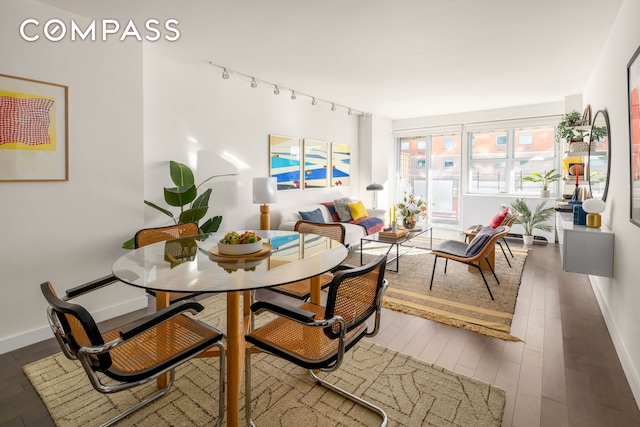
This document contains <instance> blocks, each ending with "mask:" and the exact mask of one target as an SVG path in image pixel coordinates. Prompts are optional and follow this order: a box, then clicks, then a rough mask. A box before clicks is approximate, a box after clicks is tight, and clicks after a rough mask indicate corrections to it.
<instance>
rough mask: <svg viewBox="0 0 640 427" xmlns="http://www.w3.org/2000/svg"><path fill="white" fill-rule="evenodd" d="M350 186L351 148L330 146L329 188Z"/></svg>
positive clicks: (341, 145)
mask: <svg viewBox="0 0 640 427" xmlns="http://www.w3.org/2000/svg"><path fill="white" fill-rule="evenodd" d="M350 185H351V146H350V145H346V144H336V143H333V144H331V186H332V187H340V186H350Z"/></svg>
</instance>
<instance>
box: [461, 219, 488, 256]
mask: <svg viewBox="0 0 640 427" xmlns="http://www.w3.org/2000/svg"><path fill="white" fill-rule="evenodd" d="M493 232H494V230H493V228H491V226H490V225H487V226H486V227H484V228H483V229H482V230H480V231H478V234H476V237H474V238H473V240H472V241H471V243H469V246H467V250H466V251H465V253H464V254H465V256H468V257H472V256H475V255H477V254H478V253H479V252H480V251H481V250H482V248H483V247H484V245H485V244H486V243H487V242H488V241H489V239H491V236H492V235H493Z"/></svg>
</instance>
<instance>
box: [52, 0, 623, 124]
mask: <svg viewBox="0 0 640 427" xmlns="http://www.w3.org/2000/svg"><path fill="white" fill-rule="evenodd" d="M40 1H41V2H42V3H48V4H51V5H53V6H56V7H60V8H64V9H67V10H70V11H72V12H74V13H78V14H80V15H84V16H87V17H89V18H92V19H102V18H116V19H118V20H119V21H120V22H121V23H124V22H127V21H128V20H129V19H133V20H134V22H136V24H137V26H139V27H140V28H141V29H144V21H146V20H147V19H148V18H157V19H159V20H164V19H169V18H175V19H177V20H178V21H179V22H180V23H179V25H178V26H177V27H178V28H179V30H180V32H181V36H180V39H179V40H178V41H176V42H167V41H162V42H154V43H148V46H149V48H150V49H153V50H155V51H158V52H161V53H162V54H164V55H169V56H171V57H174V58H176V59H177V60H179V61H185V62H202V63H208V62H209V61H211V62H213V63H215V64H219V65H223V66H226V67H228V68H229V69H231V70H235V71H238V72H241V73H243V74H245V75H250V76H255V77H256V79H258V80H262V81H265V82H271V83H275V84H278V85H280V86H281V87H283V88H290V89H295V90H296V91H299V92H302V93H305V94H309V95H313V96H316V97H318V98H319V99H323V100H327V101H333V102H336V103H338V104H340V105H344V106H348V107H352V108H354V109H356V110H359V111H364V112H368V113H372V114H375V115H379V116H382V117H386V118H390V119H401V118H409V117H419V116H428V115H440V114H449V113H457V112H465V111H477V110H485V109H493V108H502V107H512V106H519V105H528V104H537V103H545V102H554V101H562V100H563V99H564V97H565V96H566V95H574V94H578V93H581V92H582V89H583V87H584V86H585V84H586V83H587V81H588V79H589V76H590V74H591V72H592V70H593V67H594V66H595V65H596V61H597V58H598V57H599V56H600V52H601V50H602V48H603V46H604V43H605V41H606V39H607V36H608V34H609V32H610V29H611V27H612V26H613V24H614V21H615V18H616V16H617V14H618V11H619V9H620V6H621V4H622V1H623V0H483V1H478V0H447V1H443V0H401V1H391V0H323V1H312V0H269V1H257V0H253V1H231V0H227V1H223V0H189V1H182V2H181V1H179V0H109V1H104V0H40ZM140 23H142V24H140ZM212 72H215V73H219V72H220V71H219V70H217V69H215V68H213V67H212ZM237 77H241V76H237ZM232 78H234V77H233V75H232ZM247 84H248V83H247ZM261 85H262V86H265V84H264V83H262V84H261ZM271 89H272V88H270V89H269V90H271Z"/></svg>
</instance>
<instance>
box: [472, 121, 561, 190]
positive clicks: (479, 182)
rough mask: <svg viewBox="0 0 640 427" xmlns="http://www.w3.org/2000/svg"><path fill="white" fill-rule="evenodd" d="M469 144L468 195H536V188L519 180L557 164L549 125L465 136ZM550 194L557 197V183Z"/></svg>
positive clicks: (553, 133)
mask: <svg viewBox="0 0 640 427" xmlns="http://www.w3.org/2000/svg"><path fill="white" fill-rule="evenodd" d="M469 140H470V150H469V177H468V185H469V187H468V190H469V192H470V193H496V192H498V193H508V194H532V195H533V194H539V191H540V186H539V185H538V184H536V183H532V182H527V181H524V182H523V181H522V178H524V177H525V176H529V175H530V174H531V172H540V173H545V171H549V170H551V169H553V168H555V167H556V166H555V165H556V164H557V160H556V144H555V128H554V127H553V125H550V126H547V127H538V128H521V129H517V128H515V127H513V128H507V129H504V130H496V131H477V132H469ZM550 190H551V191H552V194H558V190H559V188H558V186H557V183H554V184H553V185H552V187H551V188H550Z"/></svg>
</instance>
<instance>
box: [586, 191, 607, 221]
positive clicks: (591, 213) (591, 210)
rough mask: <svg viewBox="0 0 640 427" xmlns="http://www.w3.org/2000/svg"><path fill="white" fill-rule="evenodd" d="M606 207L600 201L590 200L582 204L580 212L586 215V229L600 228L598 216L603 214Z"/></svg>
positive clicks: (599, 217)
mask: <svg viewBox="0 0 640 427" xmlns="http://www.w3.org/2000/svg"><path fill="white" fill-rule="evenodd" d="M606 207H607V205H606V203H605V202H603V201H602V199H595V198H591V199H587V200H585V201H584V202H582V210H584V211H585V212H586V213H587V223H586V225H587V227H590V228H600V226H601V225H602V217H601V216H600V214H601V213H602V212H604V210H605V208H606Z"/></svg>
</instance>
